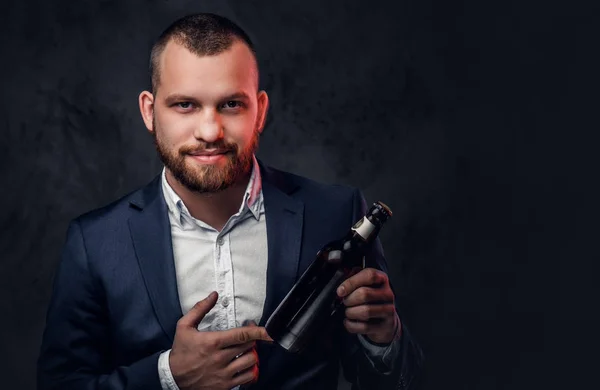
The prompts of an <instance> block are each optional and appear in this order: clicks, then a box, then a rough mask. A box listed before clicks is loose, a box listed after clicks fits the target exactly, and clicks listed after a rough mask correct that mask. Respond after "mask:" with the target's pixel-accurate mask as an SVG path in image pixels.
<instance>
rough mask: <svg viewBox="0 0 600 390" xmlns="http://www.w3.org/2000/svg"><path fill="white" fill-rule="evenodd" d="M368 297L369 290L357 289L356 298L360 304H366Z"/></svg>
mask: <svg viewBox="0 0 600 390" xmlns="http://www.w3.org/2000/svg"><path fill="white" fill-rule="evenodd" d="M369 297H370V293H369V290H367V289H366V288H363V287H361V288H359V289H358V298H359V299H360V301H361V302H366V301H367V300H368V299H369Z"/></svg>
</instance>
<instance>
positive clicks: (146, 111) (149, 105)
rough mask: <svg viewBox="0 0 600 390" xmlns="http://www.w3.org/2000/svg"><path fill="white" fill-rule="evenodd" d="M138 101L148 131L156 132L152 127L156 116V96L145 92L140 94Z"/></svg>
mask: <svg viewBox="0 0 600 390" xmlns="http://www.w3.org/2000/svg"><path fill="white" fill-rule="evenodd" d="M138 100H139V105H140V113H141V114H142V119H143V120H144V124H145V125H146V129H148V131H149V132H150V133H152V132H153V131H154V129H153V126H152V117H153V114H154V96H153V95H152V93H150V92H148V91H143V92H142V93H140V96H139V98H138Z"/></svg>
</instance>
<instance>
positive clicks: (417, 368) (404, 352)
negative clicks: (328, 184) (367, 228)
mask: <svg viewBox="0 0 600 390" xmlns="http://www.w3.org/2000/svg"><path fill="white" fill-rule="evenodd" d="M367 210H368V208H367V205H366V202H365V199H364V197H363V195H362V193H361V192H360V191H359V190H355V192H354V201H353V215H352V217H353V222H356V221H357V220H359V219H360V218H362V217H363V216H364V215H365V214H366V212H367ZM365 262H366V267H371V268H377V269H379V270H382V271H384V272H385V273H388V267H387V262H386V260H385V256H384V254H383V248H382V246H381V241H380V240H379V238H377V239H376V241H375V242H374V244H373V246H372V247H371V249H370V251H369V252H368V253H367V255H366V256H365ZM390 286H391V288H392V291H393V292H394V296H398V295H397V293H396V290H395V288H394V286H393V283H392V282H391V281H390ZM397 302H398V300H396V312H397V313H398V316H399V318H400V321H401V326H402V333H401V337H400V340H399V343H398V344H397V345H396V346H397V348H396V350H395V351H394V354H395V355H396V356H395V358H394V359H393V361H392V362H391V367H390V366H389V365H381V366H378V364H383V361H380V362H375V363H378V364H373V362H372V360H369V359H368V357H367V356H368V354H367V353H366V352H365V348H364V347H362V346H361V343H359V341H358V337H357V335H354V334H351V333H348V332H342V336H341V337H342V343H341V345H342V351H341V361H342V362H341V363H342V369H343V374H344V377H345V378H346V380H347V381H348V382H350V383H352V390H363V389H401V390H405V389H411V388H413V387H414V385H415V383H416V379H417V378H418V377H419V374H420V373H421V366H422V364H423V353H422V351H421V349H420V347H419V346H418V345H417V343H416V342H415V340H414V339H413V337H412V335H411V333H410V331H409V329H408V327H407V326H406V324H405V323H404V321H402V315H401V314H400V313H401V312H400V310H399V308H398V303H397Z"/></svg>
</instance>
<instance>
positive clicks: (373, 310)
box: [345, 303, 396, 321]
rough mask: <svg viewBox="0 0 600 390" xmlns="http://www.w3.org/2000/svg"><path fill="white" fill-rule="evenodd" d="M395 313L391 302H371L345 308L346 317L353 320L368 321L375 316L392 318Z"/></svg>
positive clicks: (375, 317)
mask: <svg viewBox="0 0 600 390" xmlns="http://www.w3.org/2000/svg"><path fill="white" fill-rule="evenodd" d="M395 313H396V308H395V307H394V305H393V304H389V303H387V304H373V305H360V306H354V307H349V308H347V309H346V311H345V314H346V318H347V319H349V320H355V321H369V320H371V319H377V318H388V317H389V318H392V317H393V316H394V314H395Z"/></svg>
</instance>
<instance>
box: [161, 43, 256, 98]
mask: <svg viewBox="0 0 600 390" xmlns="http://www.w3.org/2000/svg"><path fill="white" fill-rule="evenodd" d="M159 70H160V73H159V74H160V89H162V90H163V91H161V94H162V95H163V96H165V95H166V94H168V93H173V92H177V93H184V94H193V95H197V94H203V93H204V94H207V95H214V94H229V93H235V92H240V91H245V92H246V93H248V94H249V95H250V94H252V93H254V94H256V91H257V89H258V69H257V65H256V60H255V58H254V55H253V53H252V52H251V51H250V49H249V48H248V46H246V45H245V44H243V43H241V42H239V41H234V43H233V44H232V45H231V47H230V48H228V49H227V50H225V51H223V52H221V53H219V54H216V55H202V56H199V55H197V54H194V53H192V52H191V51H189V50H188V49H187V48H186V47H185V46H183V45H180V44H178V43H176V42H175V41H173V40H171V41H169V42H168V43H167V45H166V47H165V50H164V51H163V53H162V55H161V56H160V61H159Z"/></svg>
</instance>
